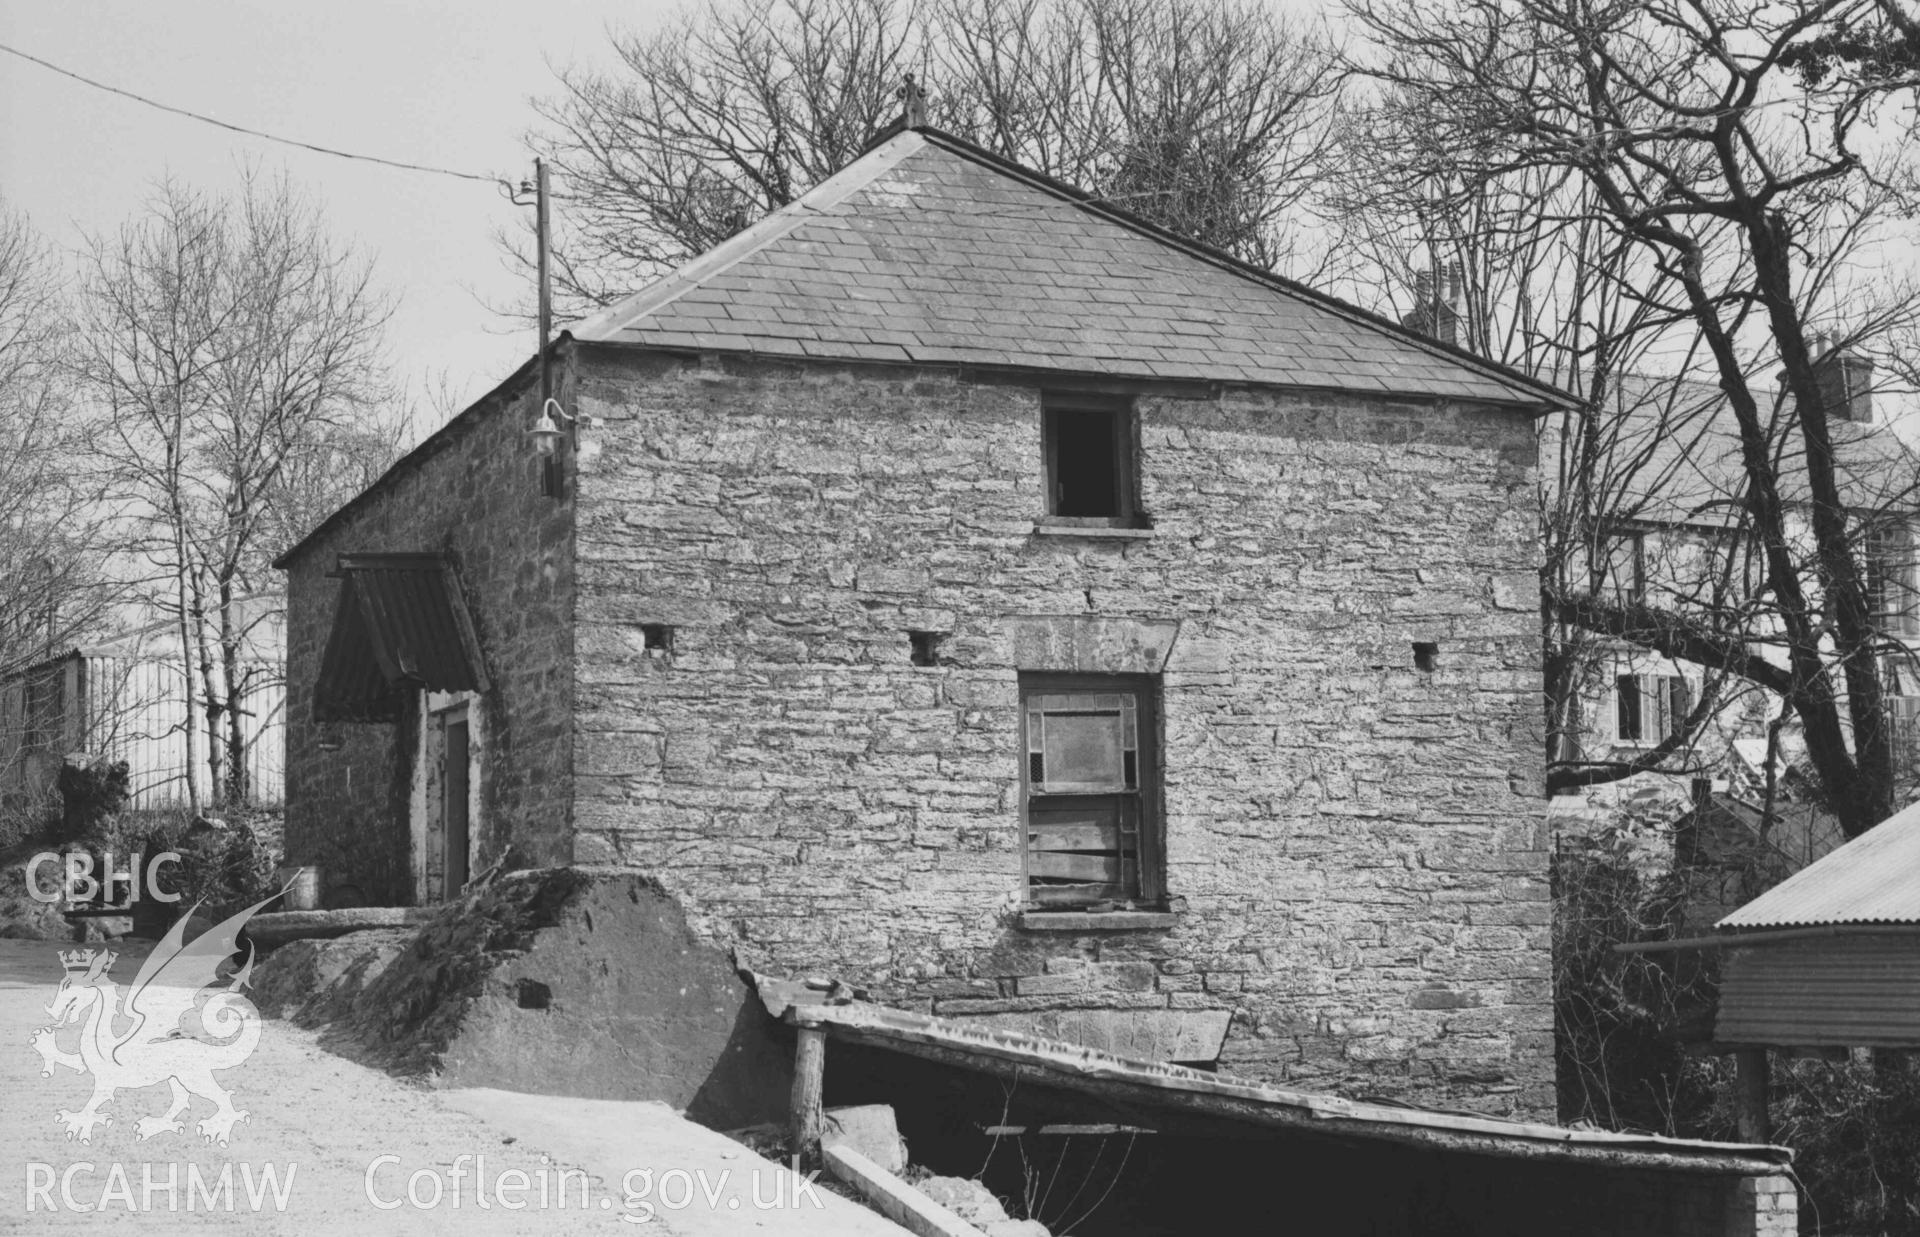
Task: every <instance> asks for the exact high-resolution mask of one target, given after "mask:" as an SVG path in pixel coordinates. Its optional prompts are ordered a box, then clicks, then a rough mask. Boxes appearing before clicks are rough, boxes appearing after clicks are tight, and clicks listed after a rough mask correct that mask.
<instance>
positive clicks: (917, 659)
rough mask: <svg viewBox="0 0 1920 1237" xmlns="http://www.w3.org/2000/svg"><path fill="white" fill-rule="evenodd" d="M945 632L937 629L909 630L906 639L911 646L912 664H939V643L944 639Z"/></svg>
mask: <svg viewBox="0 0 1920 1237" xmlns="http://www.w3.org/2000/svg"><path fill="white" fill-rule="evenodd" d="M946 638H947V637H946V636H945V634H943V633H941V632H937V631H910V632H908V633H907V640H908V642H909V643H910V644H911V645H912V646H913V653H912V657H913V664H914V665H916V666H937V665H939V664H940V645H941V643H942V642H944V641H945V640H946Z"/></svg>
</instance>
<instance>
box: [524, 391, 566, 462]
mask: <svg viewBox="0 0 1920 1237" xmlns="http://www.w3.org/2000/svg"><path fill="white" fill-rule="evenodd" d="M555 417H558V418H559V419H560V421H565V422H566V423H567V424H569V425H571V424H573V422H574V417H573V414H571V413H569V412H568V411H567V410H566V409H565V408H562V407H561V406H560V401H559V400H557V399H550V400H548V401H547V402H546V403H545V404H543V405H541V407H540V419H539V420H537V421H535V422H534V423H533V428H532V429H530V430H528V431H527V437H529V438H531V439H533V449H534V450H535V451H536V452H538V453H539V454H541V455H552V454H553V452H554V448H556V447H558V446H559V445H560V439H561V437H562V436H563V435H564V434H565V431H564V430H562V429H561V428H560V425H559V422H558V421H555V420H554V418H555Z"/></svg>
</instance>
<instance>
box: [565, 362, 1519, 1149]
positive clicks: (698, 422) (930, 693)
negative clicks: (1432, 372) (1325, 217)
mask: <svg viewBox="0 0 1920 1237" xmlns="http://www.w3.org/2000/svg"><path fill="white" fill-rule="evenodd" d="M577 364H578V365H579V373H580V385H579V387H578V391H577V399H576V401H575V402H576V406H577V408H578V410H579V411H581V412H582V413H584V414H586V415H587V416H588V417H590V418H591V420H592V424H591V426H590V427H589V428H588V429H587V430H586V431H585V434H584V437H583V440H582V458H581V470H582V473H581V478H580V490H579V496H578V518H579V534H578V537H579V541H578V550H577V554H578V587H579V601H578V629H577V639H578V648H579V658H578V664H577V669H576V674H577V686H576V691H577V701H578V709H577V711H576V713H575V727H576V736H577V752H578V765H577V778H576V783H575V784H576V786H577V799H576V806H575V822H576V827H577V834H576V839H575V845H574V858H575V860H576V861H577V862H581V863H596V864H599V863H611V864H620V865H626V866H630V867H633V868H637V869H639V870H642V871H645V872H647V873H649V874H651V875H653V876H655V877H657V878H658V879H659V880H660V881H661V882H662V883H663V885H664V886H665V887H666V888H667V889H668V890H669V891H671V892H672V893H673V894H674V895H675V896H676V897H677V898H678V899H679V900H680V902H681V903H682V905H683V906H684V907H685V908H686V910H687V913H688V915H689V919H690V922H691V923H692V924H693V925H694V927H695V929H696V930H697V931H699V932H701V933H702V934H704V935H705V936H707V937H708V938H709V939H714V940H717V941H723V942H730V943H733V944H736V945H737V946H738V947H739V948H740V950H741V953H742V955H743V957H744V959H745V960H747V961H748V962H750V963H751V964H753V965H755V966H757V967H760V968H762V969H766V970H770V971H773V972H777V973H778V972H785V973H809V974H817V973H830V974H836V975H838V976H841V977H843V978H845V979H847V980H849V981H850V982H852V983H854V984H856V985H860V986H863V987H865V988H867V989H869V990H871V992H872V994H873V996H874V997H875V998H876V999H879V1000H883V1001H886V1002H890V1003H894V1004H899V1005H903V1006H908V1007H916V1008H921V1009H929V1008H930V1009H932V1010H934V1011H936V1012H939V1013H941V1014H946V1015H956V1016H981V1017H993V1018H996V1019H1000V1020H1013V1021H1025V1022H1028V1023H1030V1024H1031V1023H1033V1022H1035V1021H1036V1020H1047V1023H1048V1025H1049V1026H1051V1027H1052V1028H1053V1029H1054V1031H1055V1032H1057V1030H1058V1028H1059V1027H1061V1026H1064V1025H1069V1024H1071V1026H1072V1028H1073V1032H1074V1034H1076V1035H1079V1036H1081V1037H1083V1038H1087V1039H1089V1040H1090V1041H1098V1040H1099V1038H1100V1037H1101V1036H1103V1035H1104V1036H1108V1037H1110V1038H1111V1037H1114V1036H1132V1037H1134V1038H1135V1039H1137V1040H1138V1041H1139V1042H1138V1043H1135V1044H1133V1045H1132V1047H1133V1048H1134V1050H1137V1051H1142V1052H1147V1053H1149V1054H1151V1050H1152V1048H1153V1047H1154V1045H1155V1044H1163V1043H1168V1042H1171V1039H1170V1038H1169V1037H1171V1038H1172V1039H1177V1038H1179V1037H1182V1036H1185V1037H1188V1038H1191V1037H1193V1036H1194V1035H1196V1034H1198V1035H1200V1036H1202V1037H1204V1035H1205V1034H1206V1033H1208V1031H1209V1028H1225V1029H1226V1043H1225V1047H1224V1050H1223V1051H1222V1052H1221V1060H1222V1061H1223V1063H1224V1064H1225V1065H1227V1066H1228V1067H1230V1068H1232V1069H1233V1070H1235V1071H1237V1072H1241V1073H1245V1074H1250V1075H1254V1076H1257V1077H1262V1078H1267V1079H1273V1080H1284V1081H1290V1082H1296V1083H1299V1084H1302V1085H1307V1086H1311V1087H1313V1088H1316V1089H1334V1090H1354V1091H1364V1092H1373V1093H1379V1092H1387V1093H1394V1094H1399V1095H1403V1096H1407V1097H1409V1098H1422V1099H1428V1100H1436V1101H1447V1102H1453V1103H1468V1104H1474V1105H1476V1106H1479V1107H1483V1108H1490V1109H1496V1110H1503V1111H1517V1112H1523V1113H1528V1114H1543V1113H1550V1112H1551V1106H1552V1102H1553V1096H1552V1042H1551V1013H1550V1008H1549V1001H1548V982H1549V980H1548V920H1549V909H1548V902H1547V883H1546V876H1547V850H1546V841H1545V836H1544V829H1543V822H1544V805H1543V803H1542V801H1541V800H1540V799H1539V797H1538V796H1539V794H1540V769H1541V759H1542V758H1541V750H1540V745H1541V739H1540V707H1539V684H1540V668H1539V634H1538V623H1537V600H1536V599H1537V595H1538V586H1537V579H1536V576H1535V574H1534V572H1535V562H1534V554H1535V549H1534V545H1535V530H1536V518H1537V517H1536V511H1535V506H1534V503H1535V498H1534V488H1533V487H1534V471H1533V470H1534V442H1533V438H1532V436H1531V431H1530V427H1529V425H1528V423H1527V422H1526V421H1525V420H1524V419H1523V418H1522V417H1521V416H1519V415H1517V414H1515V413H1511V412H1497V411H1483V410H1476V409H1474V408H1470V407H1457V406H1456V407H1438V406H1432V405H1412V404H1393V403H1387V402H1383V401H1369V400H1365V399H1360V398H1353V397H1336V396H1315V395H1306V394H1286V395H1282V394H1273V393H1259V392H1244V391H1229V392H1227V393H1226V394H1224V395H1222V396H1220V397H1219V398H1199V399H1175V398H1168V397H1165V396H1155V397H1148V398H1143V399H1142V401H1141V403H1140V410H1141V411H1140V417H1141V424H1142V429H1141V474H1142V499H1143V503H1144V506H1145V508H1146V510H1147V511H1148V513H1149V514H1150V515H1151V517H1152V520H1153V523H1154V530H1153V533H1152V535H1151V536H1150V537H1148V538H1145V539H1134V540H1096V539H1084V538H1069V537H1053V536H1039V535H1036V534H1035V532H1034V522H1035V517H1036V515H1038V514H1040V513H1041V512H1042V511H1043V508H1044V502H1043V480H1042V473H1043V470H1042V462H1041V449H1040V428H1039V426H1040V422H1039V393H1038V391H1037V390H1036V389H1034V388H1031V387H1023V386H1019V385H990V384H984V383H983V384H978V385H976V384H973V383H969V382H963V381H960V380H958V379H957V378H955V377H954V376H953V375H952V374H951V373H947V374H941V373H936V372H914V371H905V370H884V369H866V370H857V369H843V368H838V367H832V366H815V367H800V366H781V365H776V364H772V363H748V362H732V361H729V362H725V363H712V364H709V365H708V366H706V367H702V366H700V365H698V364H696V363H694V362H691V361H685V360H675V359H670V358H664V357H649V356H647V355H645V354H641V353H637V352H620V351H617V350H614V349H607V348H600V349H590V350H583V351H582V353H581V354H580V356H579V358H578V361H577ZM653 623H665V624H671V625H673V626H674V627H675V628H676V630H675V633H674V649H673V651H672V653H671V654H662V653H660V652H658V651H650V650H648V649H646V648H645V647H644V645H645V641H644V635H643V631H642V625H643V624H653ZM910 630H931V631H940V632H946V633H949V634H948V636H947V638H946V640H945V642H944V644H943V645H942V648H941V650H940V651H941V656H942V663H941V664H939V665H937V666H932V667H920V666H915V665H913V664H911V662H910V658H909V642H908V635H907V633H908V632H909V631H910ZM1415 641H1431V642H1435V643H1437V644H1438V645H1439V646H1440V658H1439V667H1438V669H1436V670H1434V671H1432V672H1431V673H1424V672H1421V671H1419V670H1416V669H1415V668H1414V662H1413V656H1412V649H1411V646H1412V643H1413V642H1415ZM1022 670H1034V671H1043V670H1053V671H1061V670H1079V671H1132V672H1147V673H1157V674H1159V676H1160V683H1161V687H1162V693H1163V701H1162V703H1163V711H1164V724H1163V732H1164V734H1163V750H1164V761H1163V764H1164V770H1165V788H1164V798H1165V814H1166V824H1167V835H1168V836H1167V851H1168V872H1169V880H1168V884H1169V891H1170V893H1171V894H1172V895H1174V896H1175V898H1176V899H1180V900H1182V901H1180V902H1179V903H1177V905H1178V906H1179V907H1180V908H1181V909H1179V911H1178V913H1177V914H1176V915H1174V916H1173V917H1172V922H1171V924H1170V926H1159V927H1153V928H1149V929H1145V930H1133V931H1126V930H1098V931H1080V932H1052V931H1035V930H1032V929H1031V928H1029V927H1027V926H1024V921H1023V919H1022V916H1021V914H1020V907H1021V903H1022V897H1023V894H1022V887H1021V870H1022V869H1021V852H1020V845H1021V835H1022V830H1021V822H1020V780H1019V778H1020V766H1019V764H1018V758H1019V753H1018V751H1017V747H1018V739H1017V735H1018V710H1017V701H1018V674H1019V673H1020V672H1021V671H1022ZM1103 1020H1104V1021H1103ZM1116 1028H1117V1029H1116ZM1050 1033H1052V1032H1050ZM1212 1033H1213V1034H1214V1037H1215V1040H1216V1042H1217V1040H1218V1031H1217V1030H1214V1031H1212ZM1187 1051H1191V1050H1187Z"/></svg>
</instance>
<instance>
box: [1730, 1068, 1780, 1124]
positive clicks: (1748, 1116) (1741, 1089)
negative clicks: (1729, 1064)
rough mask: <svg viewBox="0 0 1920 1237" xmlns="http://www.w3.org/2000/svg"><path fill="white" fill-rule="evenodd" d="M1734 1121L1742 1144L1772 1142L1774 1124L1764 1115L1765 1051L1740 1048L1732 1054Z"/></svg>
mask: <svg viewBox="0 0 1920 1237" xmlns="http://www.w3.org/2000/svg"><path fill="white" fill-rule="evenodd" d="M1733 1120H1734V1127H1735V1128H1736V1129H1737V1130H1738V1131H1739V1134H1740V1141H1741V1142H1748V1143H1764V1142H1770V1141H1772V1139H1773V1123H1772V1121H1771V1120H1770V1119H1769V1117H1768V1115H1767V1050H1766V1049H1765V1048H1742V1049H1741V1050H1740V1051H1738V1052H1736V1053H1734V1054H1733Z"/></svg>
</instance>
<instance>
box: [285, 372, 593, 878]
mask: <svg viewBox="0 0 1920 1237" xmlns="http://www.w3.org/2000/svg"><path fill="white" fill-rule="evenodd" d="M537 404H538V399H537V395H536V393H535V392H533V391H529V390H528V389H527V386H526V384H525V383H522V384H521V386H520V387H519V389H517V390H514V391H508V392H505V393H496V394H495V395H494V396H490V397H489V398H487V399H486V400H483V401H481V403H480V404H478V405H476V406H475V407H474V408H472V409H470V410H469V411H468V412H467V413H466V414H464V415H463V416H462V417H460V418H459V419H458V420H456V421H455V422H453V423H451V424H449V425H448V426H447V428H445V429H443V430H442V431H441V432H440V433H439V434H437V435H435V436H434V437H433V438H431V439H429V440H428V441H427V442H426V443H425V444H423V446H422V447H421V448H420V449H419V450H418V451H417V452H415V453H414V455H413V456H410V457H409V459H408V460H407V461H406V462H403V464H402V465H401V467H400V469H399V470H397V472H396V474H395V475H394V476H393V477H392V478H390V479H389V480H388V482H386V483H385V484H382V485H380V486H377V487H375V488H374V489H372V490H370V491H368V492H367V494H366V495H364V496H363V497H362V498H361V499H360V500H359V501H358V502H357V503H356V504H354V505H353V506H351V507H349V508H347V509H346V510H345V512H344V513H342V515H341V516H340V517H339V518H337V519H336V520H335V521H333V522H332V523H331V525H330V526H328V527H326V528H325V529H324V530H323V531H322V532H321V534H320V535H319V536H318V537H316V538H314V539H313V540H312V541H311V542H310V543H309V544H307V545H306V546H304V547H303V548H302V549H301V551H300V553H299V554H298V555H297V556H295V557H294V559H293V560H292V562H291V563H290V564H289V567H288V571H287V835H286V841H287V858H288V860H289V861H290V862H292V863H296V864H307V863H313V864H319V865H320V866H321V867H322V869H323V872H324V876H325V879H326V881H327V883H328V884H329V885H330V886H335V887H337V886H339V885H342V884H351V885H353V886H354V887H355V888H356V889H358V890H359V892H360V893H361V895H362V896H363V897H364V898H366V899H367V900H369V901H371V902H373V903H376V904H395V905H404V904H408V903H410V902H412V901H414V900H415V895H416V891H415V882H414V876H415V873H414V872H413V870H412V862H411V859H410V851H411V850H412V849H413V831H412V829H411V828H410V827H409V823H408V822H409V816H410V802H409V800H410V798H411V797H412V788H413V781H414V758H415V752H416V750H417V748H418V746H419V743H418V736H417V732H418V727H419V724H420V723H419V721H418V719H417V718H414V717H410V718H408V719H406V720H405V721H403V722H402V723H400V724H399V725H397V726H396V725H388V724H334V725H330V726H328V727H326V731H327V734H326V735H325V736H323V735H322V734H321V733H320V728H319V727H317V726H316V725H315V723H314V721H313V690H314V684H315V680H316V677H317V675H318V672H319V666H320V656H321V652H322V650H323V649H324V648H325V645H326V640H327V632H328V630H329V629H330V628H331V626H332V623H333V614H334V605H335V600H336V598H337V596H338V593H339V588H340V582H339V581H338V580H336V579H332V578H329V575H328V573H329V572H331V571H333V570H334V563H335V557H336V556H337V555H338V554H342V553H355V552H369V551H410V550H419V551H448V552H450V553H451V554H452V556H453V558H454V561H455V563H456V565H457V569H458V572H459V576H460V582H461V586H462V589H463V591H464V593H465V596H466V601H467V607H468V609H469V610H470V611H471V613H472V615H473V621H474V625H475V627H476V629H477V630H478V633H479V637H480V644H481V647H482V649H483V650H484V653H485V656H486V659H487V669H488V672H489V674H490V676H491V678H492V682H493V688H492V690H491V691H490V692H488V693H487V694H486V696H485V697H484V698H483V699H481V700H480V701H479V702H477V704H476V705H475V706H474V708H475V709H476V711H478V712H480V713H481V714H482V715H483V720H482V722H481V725H480V726H479V727H477V728H476V730H477V732H482V733H484V734H485V737H486V745H485V755H484V759H482V760H481V761H480V762H479V767H478V770H477V774H478V777H477V781H478V798H479V803H480V812H479V814H478V815H477V817H475V818H474V820H473V821H472V825H471V829H472V836H473V843H474V844H473V851H474V855H473V860H472V864H471V871H472V872H473V873H475V874H478V873H479V872H480V871H481V870H482V869H484V868H485V867H486V866H488V865H489V864H491V863H492V862H494V861H495V860H496V859H498V858H500V857H501V855H502V854H503V853H504V852H505V850H506V848H507V846H508V845H509V844H511V845H513V846H514V848H515V858H516V860H517V861H518V862H517V863H516V864H515V866H520V867H525V866H539V865H543V864H551V863H564V862H566V861H567V859H568V858H569V857H570V851H571V848H570V845H569V843H568V836H569V835H568V820H567V813H568V808H569V801H570V790H571V788H570V782H569V776H570V770H571V767H572V731H571V728H570V725H569V723H568V714H569V712H570V709H571V706H572V698H571V691H572V676H571V674H570V673H569V668H568V667H569V662H570V659H571V656H572V632H571V628H570V626H569V623H568V619H569V616H570V614H571V612H572V598H573V561H572V525H573V502H572V499H571V497H570V496H566V497H561V498H549V497H546V496H545V495H544V494H543V492H542V490H541V477H540V463H539V460H538V458H537V457H536V456H535V455H534V453H533V452H532V450H531V449H530V448H529V446H528V443H527V437H526V430H527V426H528V425H530V424H532V422H533V419H534V415H535V409H536V406H537ZM416 703H417V702H416ZM323 737H324V738H325V739H327V740H329V741H331V742H337V743H338V744H339V748H338V750H324V749H323V748H322V746H321V742H322V739H323Z"/></svg>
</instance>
